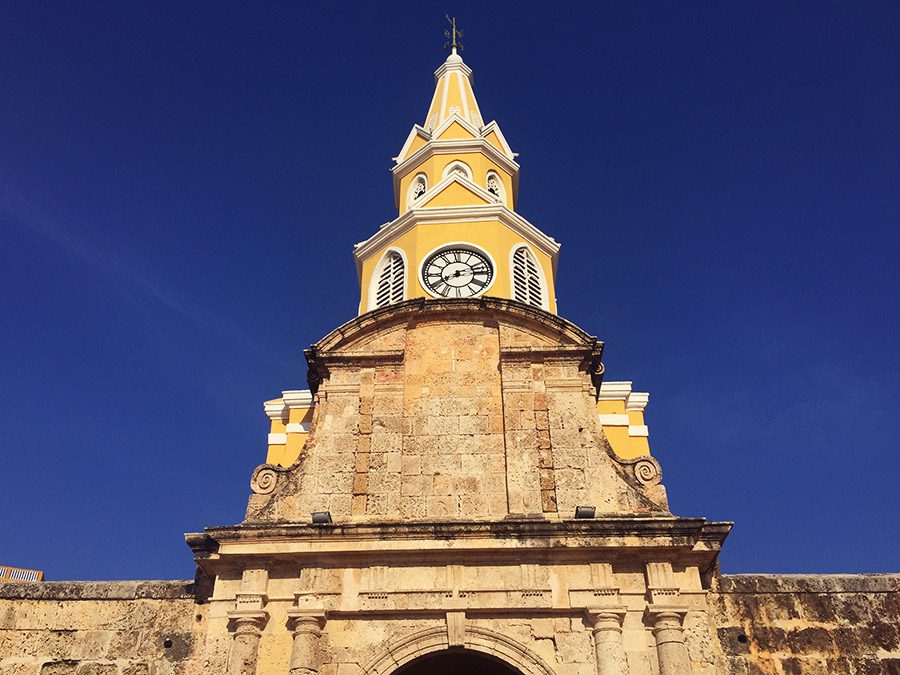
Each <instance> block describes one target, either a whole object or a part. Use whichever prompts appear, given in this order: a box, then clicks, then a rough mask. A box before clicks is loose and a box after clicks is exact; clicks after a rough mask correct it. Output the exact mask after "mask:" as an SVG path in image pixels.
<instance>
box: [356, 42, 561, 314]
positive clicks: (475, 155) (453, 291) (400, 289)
mask: <svg viewBox="0 0 900 675" xmlns="http://www.w3.org/2000/svg"><path fill="white" fill-rule="evenodd" d="M434 78H435V89H434V95H433V96H432V98H431V105H430V106H429V107H428V113H427V114H426V116H425V121H424V122H423V124H416V125H415V126H413V128H412V130H411V131H410V132H409V136H408V137H407V139H406V142H405V143H404V144H403V147H402V148H401V150H400V153H399V154H398V155H397V157H395V158H394V161H395V162H396V164H395V166H394V168H393V170H392V173H393V178H394V201H395V202H396V206H397V212H398V213H397V217H396V218H395V219H394V220H392V221H390V222H389V223H385V224H384V225H382V226H381V227H380V228H379V230H378V232H376V233H375V234H373V235H372V236H371V237H369V238H368V239H366V240H365V241H363V242H360V243H359V244H357V245H356V247H355V250H354V257H355V259H356V269H357V273H358V275H359V281H360V302H359V313H360V314H363V313H365V312H367V311H371V310H373V309H377V308H379V307H384V306H387V305H390V304H394V303H397V302H401V301H403V300H409V299H411V298H471V297H480V296H492V297H498V298H510V299H514V300H518V301H520V302H524V303H527V304H529V305H532V306H534V307H539V308H541V309H544V310H546V311H549V312H554V313H555V312H556V297H555V288H554V278H555V276H556V262H557V258H558V255H559V244H558V243H557V242H556V241H555V240H554V239H553V238H551V237H549V236H547V235H546V234H544V233H543V232H541V230H539V229H538V228H537V227H535V226H534V225H532V224H531V223H530V222H528V221H527V220H526V219H525V218H523V217H522V216H521V215H519V214H518V213H517V212H516V202H517V198H518V190H519V165H518V163H517V162H516V153H514V152H513V151H512V150H511V149H510V147H509V144H508V143H507V142H506V139H505V138H504V136H503V132H502V131H500V126H499V125H498V124H497V122H496V121H492V122H485V120H484V117H483V116H482V112H481V108H480V107H479V105H478V101H477V100H476V99H475V93H474V90H473V89H472V69H471V68H469V67H468V66H467V65H466V64H465V63H464V62H463V59H462V57H461V56H460V55H459V54H458V53H457V49H456V48H455V47H453V48H452V49H451V53H450V56H449V57H447V60H446V61H445V62H444V63H443V64H442V65H441V67H440V68H438V69H437V70H436V71H435V73H434Z"/></svg>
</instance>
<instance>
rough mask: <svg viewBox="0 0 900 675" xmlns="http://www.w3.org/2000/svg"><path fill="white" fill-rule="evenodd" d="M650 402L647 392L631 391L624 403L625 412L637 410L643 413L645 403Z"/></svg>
mask: <svg viewBox="0 0 900 675" xmlns="http://www.w3.org/2000/svg"><path fill="white" fill-rule="evenodd" d="M649 402H650V394H649V393H647V392H638V391H633V392H631V394H629V396H628V400H627V401H626V402H625V410H637V411H640V412H644V410H646V408H647V403H649Z"/></svg>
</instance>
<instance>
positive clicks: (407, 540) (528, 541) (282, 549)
mask: <svg viewBox="0 0 900 675" xmlns="http://www.w3.org/2000/svg"><path fill="white" fill-rule="evenodd" d="M731 527H732V523H728V522H709V521H707V520H706V519H704V518H678V517H675V516H604V517H600V518H597V519H595V520H590V521H586V520H570V519H567V520H547V519H542V518H533V519H532V518H522V519H519V518H508V519H504V520H495V521H477V520H465V521H463V520H461V521H449V522H448V521H441V522H438V521H420V522H409V521H402V522H396V521H395V522H372V523H335V524H332V525H311V524H287V523H285V524H275V525H254V524H249V523H244V524H242V525H237V526H231V527H210V528H206V530H205V531H204V532H203V533H195V534H189V535H185V538H186V539H187V542H188V544H189V545H190V547H191V548H192V549H193V550H194V555H195V558H196V559H197V561H198V562H200V561H202V560H204V559H209V558H210V557H216V558H219V559H221V557H222V556H230V555H237V556H241V557H242V558H243V557H246V556H263V557H267V558H272V557H276V556H287V557H295V556H296V555H298V554H307V555H337V554H340V553H341V552H342V551H343V552H345V553H346V554H349V555H353V556H358V555H360V554H361V553H363V552H365V551H368V552H370V553H372V554H374V555H390V554H392V553H396V554H403V555H409V552H410V550H411V549H410V546H411V545H412V546H415V551H416V555H419V556H428V555H437V556H440V555H450V556H462V555H472V554H475V555H478V554H479V553H478V552H480V551H493V552H492V553H491V555H492V556H494V557H496V558H497V559H499V558H500V557H503V556H504V555H509V556H520V555H523V554H526V552H527V551H529V550H543V551H545V552H546V551H552V552H553V553H554V554H555V555H558V556H560V557H565V556H571V555H575V556H577V555H582V554H583V553H582V552H583V551H585V550H586V549H587V550H589V549H596V548H602V549H604V550H607V551H608V552H611V548H610V547H612V548H615V549H618V550H619V551H621V553H623V554H624V553H625V552H626V551H628V550H631V551H633V552H635V553H637V552H638V551H640V550H643V549H652V550H659V549H660V548H665V549H666V550H667V551H670V552H673V553H674V552H675V551H680V552H684V553H688V552H691V553H693V554H696V555H698V556H700V557H702V558H710V559H713V558H714V557H715V555H716V554H717V551H718V550H719V549H720V548H721V546H722V544H723V543H724V541H725V538H726V537H727V536H728V533H729V532H730V530H731ZM370 546H373V547H374V548H370ZM523 546H524V548H523Z"/></svg>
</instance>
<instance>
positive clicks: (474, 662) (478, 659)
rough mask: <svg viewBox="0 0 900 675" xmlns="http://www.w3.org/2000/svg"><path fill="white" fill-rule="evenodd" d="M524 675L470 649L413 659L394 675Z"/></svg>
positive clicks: (436, 653) (452, 650) (494, 658)
mask: <svg viewBox="0 0 900 675" xmlns="http://www.w3.org/2000/svg"><path fill="white" fill-rule="evenodd" d="M459 673H477V674H478V675H523V674H522V671H521V670H518V669H517V668H513V667H512V666H511V665H509V664H508V663H506V662H505V661H501V660H500V659H498V658H497V657H496V656H491V655H490V654H484V653H482V652H475V651H472V650H470V649H445V650H443V651H440V652H432V653H431V654H426V655H425V656H420V657H418V658H416V659H413V660H412V661H410V662H409V663H407V664H406V665H403V666H400V667H399V668H398V669H397V670H395V671H394V675H458V674H459Z"/></svg>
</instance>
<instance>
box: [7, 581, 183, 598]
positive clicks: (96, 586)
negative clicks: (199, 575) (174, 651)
mask: <svg viewBox="0 0 900 675" xmlns="http://www.w3.org/2000/svg"><path fill="white" fill-rule="evenodd" d="M194 597H195V593H194V582H193V581H35V582H27V583H23V582H15V583H13V582H10V583H0V600H140V599H153V600H180V599H185V600H193V599H194Z"/></svg>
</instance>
